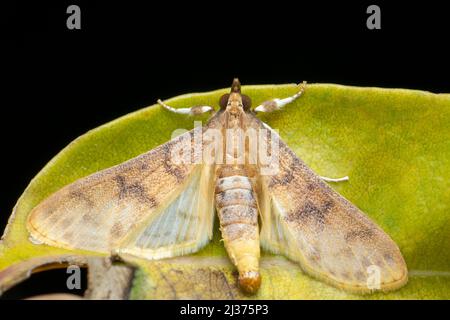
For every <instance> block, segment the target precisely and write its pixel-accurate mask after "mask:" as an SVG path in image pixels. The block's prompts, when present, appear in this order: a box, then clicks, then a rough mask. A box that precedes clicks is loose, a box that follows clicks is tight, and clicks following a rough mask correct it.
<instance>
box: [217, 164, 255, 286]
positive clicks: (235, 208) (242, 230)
mask: <svg viewBox="0 0 450 320" xmlns="http://www.w3.org/2000/svg"><path fill="white" fill-rule="evenodd" d="M237 173H238V172H237ZM219 176H220V175H219ZM215 191H216V208H217V213H218V216H219V221H220V230H221V232H222V237H223V241H224V245H225V248H226V250H227V252H228V255H229V257H230V259H231V261H232V262H233V264H234V265H235V266H236V267H237V269H238V271H239V284H240V286H241V287H242V288H243V289H244V290H245V291H247V292H250V293H254V292H255V291H256V290H257V289H258V288H259V286H260V283H261V277H260V274H259V257H260V247H259V229H258V209H257V205H256V199H255V196H254V194H253V189H252V185H251V182H250V179H249V178H248V177H246V176H243V175H229V176H226V177H221V178H219V179H218V180H217V183H216V189H215Z"/></svg>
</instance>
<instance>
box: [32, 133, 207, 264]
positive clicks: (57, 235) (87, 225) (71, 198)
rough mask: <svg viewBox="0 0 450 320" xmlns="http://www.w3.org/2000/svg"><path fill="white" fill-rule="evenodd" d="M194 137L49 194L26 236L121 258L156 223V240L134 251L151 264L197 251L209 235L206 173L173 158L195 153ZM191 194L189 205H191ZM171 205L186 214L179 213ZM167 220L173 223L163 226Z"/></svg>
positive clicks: (203, 168)
mask: <svg viewBox="0 0 450 320" xmlns="http://www.w3.org/2000/svg"><path fill="white" fill-rule="evenodd" d="M193 136H194V130H192V131H190V132H187V133H185V134H183V135H180V136H179V137H177V138H175V139H173V140H171V141H169V142H167V143H165V144H163V145H161V146H159V147H157V148H155V149H153V150H151V151H149V152H147V153H145V154H142V155H140V156H138V157H136V158H134V159H131V160H129V161H127V162H124V163H122V164H119V165H117V166H115V167H112V168H109V169H106V170H103V171H100V172H97V173H95V174H92V175H90V176H87V177H85V178H82V179H79V180H77V181H75V182H74V183H72V184H69V185H67V186H66V187H64V188H62V189H61V190H59V191H57V192H56V193H54V194H52V195H51V196H50V197H48V198H47V199H46V200H44V201H43V202H41V203H40V204H39V205H38V206H36V207H35V208H34V209H33V210H32V211H31V213H30V215H29V216H28V219H27V228H28V230H29V232H30V234H31V238H32V239H33V240H35V241H38V242H42V243H45V244H49V245H52V246H57V247H62V248H67V249H84V250H90V251H96V252H101V253H110V252H112V251H116V252H119V253H120V251H121V250H122V249H123V250H125V251H126V250H130V248H133V242H134V243H135V245H136V246H138V247H139V246H140V244H141V243H142V242H141V239H142V235H141V233H142V232H144V233H145V232H148V230H149V228H150V229H151V228H153V229H151V230H156V224H155V223H158V232H159V233H158V234H160V235H161V238H160V240H158V241H159V242H157V241H156V240H155V241H154V242H151V241H150V242H149V244H150V248H142V250H141V251H133V253H135V254H137V255H139V256H145V257H146V258H150V259H152V258H154V259H156V258H160V257H162V256H174V255H178V254H181V253H186V252H191V251H195V250H197V249H199V248H200V247H201V246H202V245H204V244H205V243H206V242H207V240H208V239H209V238H211V236H212V225H213V214H214V209H213V192H214V188H213V187H210V188H209V185H210V184H212V183H213V182H212V181H210V180H212V178H211V175H210V172H211V170H212V168H211V167H210V166H201V165H195V164H192V162H190V163H187V162H185V163H183V162H182V161H178V162H174V161H173V159H174V158H173V155H176V154H182V153H183V151H185V153H184V154H185V156H186V152H188V151H192V153H193V154H194V153H195V151H193V150H192V149H193V148H192V140H193ZM192 156H193V157H195V155H192ZM191 195H193V196H195V197H196V201H192V202H190V200H189V196H191ZM175 207H176V208H183V207H184V208H189V209H188V210H183V211H182V213H180V210H178V209H177V210H175V209H174V208H175ZM174 212H175V213H174ZM181 214H182V215H183V216H181ZM174 215H175V216H174ZM174 217H176V218H177V220H176V224H170V223H169V222H171V221H173V220H171V219H173V218H174ZM198 221H201V223H198ZM183 228H184V229H183ZM185 229H186V230H188V231H185V236H184V237H181V236H179V234H180V232H183V230H185ZM146 234H147V233H146ZM192 234H195V235H196V236H197V237H196V238H194V237H191V235H192ZM156 236H157V235H156V233H154V234H153V237H154V238H155V237H156ZM133 237H134V238H133ZM155 239H156V238H155ZM169 240H170V241H169ZM169 242H170V246H168V244H169ZM147 249H148V250H147ZM150 249H151V250H150Z"/></svg>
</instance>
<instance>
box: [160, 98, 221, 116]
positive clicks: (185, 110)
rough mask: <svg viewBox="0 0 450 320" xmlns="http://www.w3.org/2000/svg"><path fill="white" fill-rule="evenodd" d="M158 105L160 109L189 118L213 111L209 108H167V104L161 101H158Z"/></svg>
mask: <svg viewBox="0 0 450 320" xmlns="http://www.w3.org/2000/svg"><path fill="white" fill-rule="evenodd" d="M158 104H159V105H161V106H162V107H164V108H165V109H167V110H169V111H170V112H173V113H178V114H188V115H191V116H195V115H199V114H202V113H205V112H212V111H213V110H214V109H213V107H210V106H194V107H191V108H177V109H176V108H172V107H171V106H168V105H167V104H165V103H164V102H162V100H161V99H158Z"/></svg>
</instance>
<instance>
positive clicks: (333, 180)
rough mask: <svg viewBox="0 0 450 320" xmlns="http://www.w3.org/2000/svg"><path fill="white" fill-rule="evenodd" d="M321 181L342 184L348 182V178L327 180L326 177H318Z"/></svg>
mask: <svg viewBox="0 0 450 320" xmlns="http://www.w3.org/2000/svg"><path fill="white" fill-rule="evenodd" d="M320 178H321V179H322V180H324V181H327V182H343V181H348V176H345V177H342V178H328V177H322V176H321V177H320Z"/></svg>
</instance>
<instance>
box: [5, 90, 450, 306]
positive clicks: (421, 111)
mask: <svg viewBox="0 0 450 320" xmlns="http://www.w3.org/2000/svg"><path fill="white" fill-rule="evenodd" d="M243 91H244V92H245V93H246V94H247V95H249V96H250V97H252V100H253V104H254V105H257V104H259V103H261V102H262V101H264V100H267V99H271V98H274V97H285V96H288V95H291V94H293V93H294V92H295V91H296V86H294V85H268V86H244V87H243ZM225 92H227V89H223V90H217V91H214V92H208V93H203V94H190V95H184V96H180V97H176V98H174V99H171V100H168V103H169V104H171V105H173V106H174V107H181V106H192V105H196V104H210V105H214V106H217V101H218V99H219V97H220V95H221V94H223V93H225ZM260 118H261V119H262V120H263V121H265V122H267V123H268V124H269V125H270V126H271V127H273V128H275V129H278V130H279V132H280V135H281V137H282V138H283V139H284V141H285V142H286V143H287V144H288V145H289V146H290V147H291V148H292V149H293V150H294V151H295V152H296V153H297V155H298V156H299V157H300V158H302V159H303V160H304V161H305V162H306V163H307V164H308V165H309V166H310V167H311V168H312V169H313V170H314V171H315V172H317V173H318V174H320V175H323V176H329V177H341V176H346V175H348V176H349V177H350V181H349V182H344V183H335V184H332V187H333V188H335V189H336V190H337V191H338V192H340V193H341V194H342V195H343V196H345V197H346V198H348V199H349V200H350V201H352V202H353V203H354V204H356V205H357V206H358V207H359V208H361V209H362V210H363V211H364V212H366V213H367V214H368V215H369V216H370V217H371V218H372V219H373V220H374V221H375V222H376V223H378V224H379V225H380V226H381V227H382V228H383V229H384V230H385V231H386V232H387V233H388V234H389V235H390V236H391V237H392V238H393V239H394V241H395V242H396V243H397V244H398V245H399V247H400V249H401V251H402V253H403V255H404V257H405V259H406V262H407V265H408V268H409V271H410V280H409V282H408V284H407V285H406V286H405V287H403V288H401V289H400V290H398V291H394V292H390V293H376V294H371V295H356V294H351V293H348V292H346V291H343V290H340V289H336V288H333V287H331V286H329V285H327V284H325V283H323V282H321V281H318V280H315V279H313V278H311V277H309V276H307V275H305V274H304V273H303V272H302V271H301V270H300V268H299V267H298V266H297V265H296V264H294V263H292V262H290V261H288V260H287V259H285V258H283V257H281V256H275V255H271V254H267V253H264V254H263V257H262V261H261V268H262V277H263V282H262V286H261V289H260V291H259V292H258V294H257V295H256V296H252V297H251V298H261V299H449V298H450V241H449V240H450V228H449V218H450V170H449V168H450V95H449V94H432V93H428V92H421V91H413V90H400V89H380V88H357V87H346V86H339V85H328V84H314V85H309V86H308V87H307V90H306V92H305V94H304V96H302V97H301V98H300V99H298V100H297V101H296V102H295V103H293V104H292V105H289V106H287V107H285V109H284V110H281V111H277V112H275V113H272V114H264V115H262V116H261V117H260ZM195 120H202V121H204V122H205V121H206V116H202V117H200V118H195ZM193 121H194V118H189V117H186V116H182V115H174V114H171V113H169V112H167V111H166V110H163V109H162V108H161V107H159V106H151V107H148V108H145V109H142V110H139V111H137V112H134V113H131V114H128V115H126V116H124V117H121V118H119V119H117V120H115V121H112V122H110V123H107V124H105V125H103V126H101V127H99V128H97V129H94V130H92V131H90V132H88V133H86V134H85V135H83V136H81V137H79V138H78V139H76V140H75V141H73V142H72V143H71V144H69V145H68V146H67V147H66V148H65V149H64V150H62V151H61V152H60V153H59V154H58V155H57V156H56V157H55V158H53V159H52V160H51V161H50V162H49V163H48V164H47V165H46V166H45V168H44V169H42V171H41V172H40V173H39V174H38V175H37V176H36V177H35V178H34V179H33V180H32V181H31V183H30V185H29V186H28V187H27V189H26V190H25V192H24V193H23V195H22V196H21V197H20V199H19V201H18V202H17V205H16V207H15V210H14V212H13V215H12V217H11V218H10V221H9V224H8V227H7V230H6V231H5V234H4V237H3V242H1V243H0V292H1V290H2V289H3V290H5V289H7V288H9V287H10V286H12V285H13V284H14V283H16V282H17V281H19V280H21V279H23V278H25V277H26V276H27V271H28V270H32V269H34V268H36V267H37V266H39V265H42V264H45V263H49V262H51V261H68V260H71V259H72V260H77V259H81V260H82V259H83V258H82V257H86V256H89V255H95V253H91V252H84V251H78V250H77V251H69V250H63V249H57V248H52V247H49V246H46V245H35V244H32V243H31V242H30V241H29V240H28V233H27V231H26V229H25V220H26V217H27V214H28V213H29V212H30V210H31V209H32V208H33V207H34V206H36V205H37V204H38V203H39V202H40V201H42V200H43V199H44V198H46V197H47V196H49V195H50V194H51V193H53V192H55V191H57V190H58V189H60V188H61V187H63V186H64V185H66V184H68V183H70V182H73V181H75V180H76V179H78V178H80V177H83V176H86V175H89V174H91V173H93V172H96V171H98V170H101V169H104V168H107V167H110V166H112V165H115V164H118V163H121V162H123V161H125V160H127V159H130V158H132V157H134V156H137V155H139V154H141V153H143V152H146V151H148V150H150V149H152V148H154V147H156V146H157V145H159V144H161V143H164V142H166V141H168V140H169V139H170V138H171V134H172V132H173V131H174V130H175V129H179V128H186V129H191V128H192V127H193ZM129 262H130V263H133V264H136V265H137V266H138V267H139V270H138V272H137V275H136V277H135V280H134V283H133V289H132V292H131V297H132V298H135V299H141V298H148V299H156V298H159V299H165V298H169V299H170V298H203V299H208V298H211V299H214V298H238V299H239V298H248V297H247V296H244V295H243V294H242V293H241V292H240V291H239V289H238V288H237V284H236V274H235V273H234V268H233V266H232V265H231V263H230V262H229V260H228V258H227V255H226V253H225V250H224V248H223V244H222V243H221V242H220V234H219V231H218V230H217V223H216V229H215V234H214V239H213V241H212V242H211V243H210V244H209V245H207V246H206V247H205V248H204V249H203V250H201V251H200V252H198V253H196V254H193V255H189V256H186V257H179V258H175V259H166V260H161V261H145V260H142V259H136V258H131V257H130V258H129Z"/></svg>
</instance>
